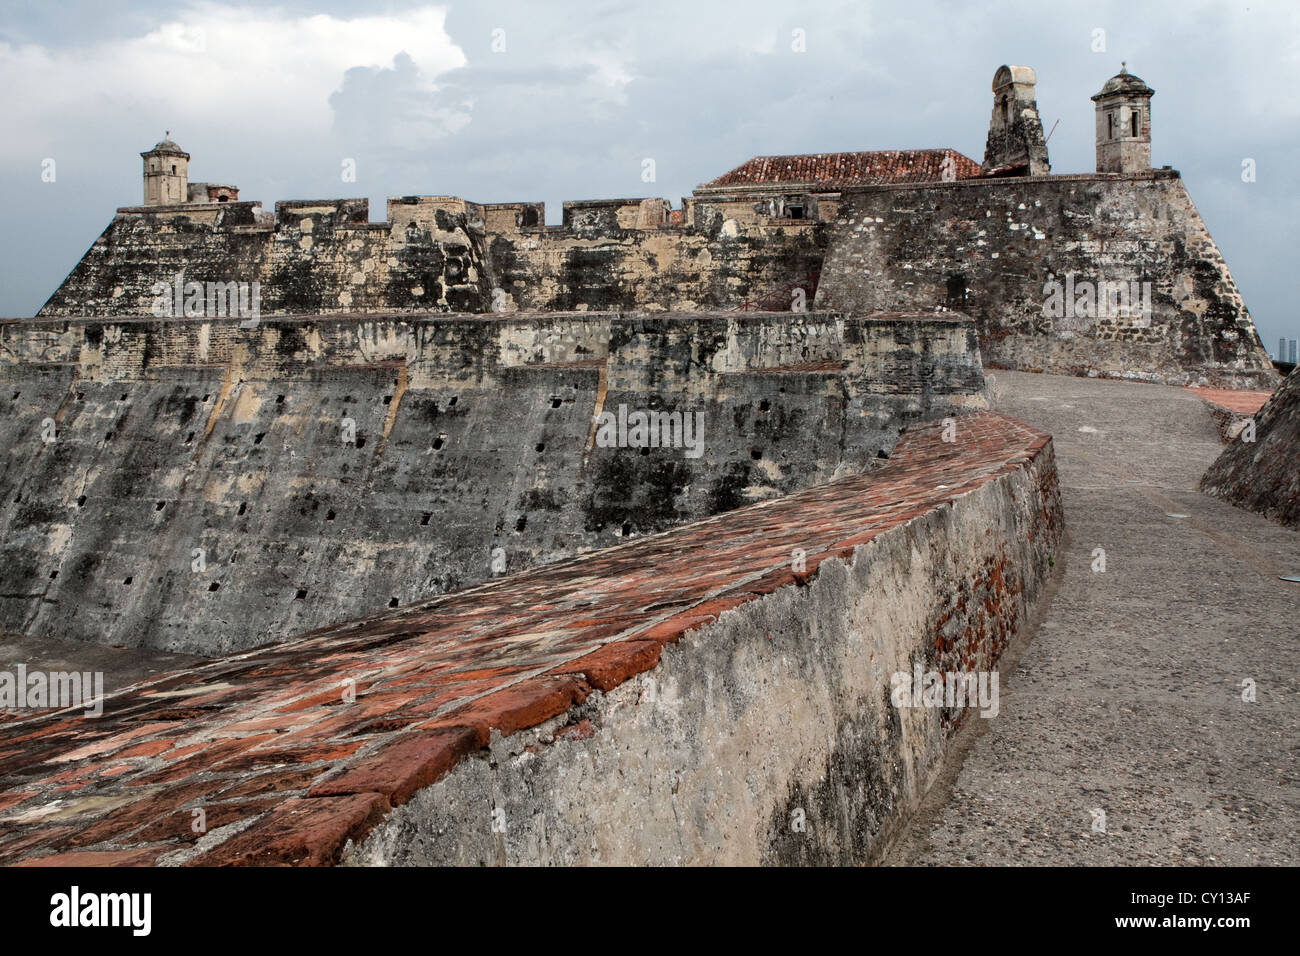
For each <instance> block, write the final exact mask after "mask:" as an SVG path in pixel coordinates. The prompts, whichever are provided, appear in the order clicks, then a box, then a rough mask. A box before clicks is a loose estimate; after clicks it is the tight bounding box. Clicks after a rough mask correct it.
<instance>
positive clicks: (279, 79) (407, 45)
mask: <svg viewBox="0 0 1300 956" xmlns="http://www.w3.org/2000/svg"><path fill="white" fill-rule="evenodd" d="M170 16H174V19H169V20H168V22H166V23H163V24H161V25H160V26H158V27H157V28H156V29H154V30H152V31H150V32H148V33H146V34H143V35H140V36H136V37H131V38H128V39H126V40H121V39H114V40H111V41H104V42H102V43H99V44H95V45H91V46H89V47H81V48H61V49H57V50H54V49H49V48H47V47H44V46H41V45H39V44H21V45H13V44H8V43H3V42H0V86H2V87H3V88H4V89H6V90H10V91H22V93H21V95H18V96H13V97H11V98H10V99H9V102H8V103H7V104H6V106H7V111H8V113H9V122H8V125H9V130H8V131H7V132H8V134H9V135H7V136H6V137H5V138H4V144H3V145H0V155H5V156H10V157H12V156H16V155H27V154H28V153H29V152H30V149H31V146H32V144H34V143H41V142H49V141H50V140H51V139H52V138H53V137H54V136H55V135H56V132H63V131H66V130H67V129H68V128H69V126H70V125H77V124H78V123H79V121H82V120H84V121H85V123H86V125H87V126H89V127H92V128H96V127H99V126H100V125H101V122H102V121H101V117H102V116H103V115H104V114H105V113H106V112H111V113H115V114H117V118H118V119H119V120H120V119H121V117H122V116H123V115H134V116H139V115H142V114H147V115H150V116H154V115H156V116H158V117H160V118H163V117H166V122H168V123H170V124H171V126H172V128H173V130H177V129H179V128H180V127H181V125H182V124H183V123H185V122H186V121H190V122H192V123H193V124H194V125H195V126H198V125H207V124H211V123H212V122H213V119H214V118H223V119H224V120H225V121H226V122H228V123H229V122H233V123H234V124H237V126H238V128H239V129H240V130H241V131H242V133H243V135H245V136H246V137H247V139H248V141H250V142H252V141H255V140H256V138H257V137H258V136H259V135H260V134H263V133H265V132H266V131H267V130H268V129H269V128H271V127H274V129H275V130H276V131H277V132H280V133H288V134H290V135H297V136H311V135H314V134H321V133H324V132H326V131H328V129H329V127H330V122H331V112H330V105H329V97H330V94H331V93H332V92H333V91H335V90H337V89H339V88H340V86H341V84H342V79H343V74H344V73H345V72H346V71H347V70H348V69H350V68H353V67H369V68H383V67H390V66H391V65H392V64H393V63H394V58H395V57H396V56H397V55H398V54H401V53H405V54H406V55H407V56H408V57H409V58H410V60H411V62H412V63H413V64H414V65H415V68H416V69H417V70H418V72H419V75H420V79H421V81H422V82H427V83H428V84H429V85H430V87H432V84H433V81H434V78H435V77H437V76H438V75H439V74H441V73H443V72H445V71H447V70H450V69H455V68H457V67H460V66H463V65H464V64H465V63H466V58H465V55H464V53H463V52H462V51H461V49H460V48H459V47H458V46H457V45H456V44H455V43H454V42H453V41H452V40H451V38H450V36H448V34H447V32H446V29H445V11H444V10H443V9H441V8H438V7H422V8H418V9H413V10H407V11H403V12H400V13H393V14H387V15H376V16H358V17H351V18H344V17H335V16H329V15H325V14H317V15H313V16H293V15H289V14H286V13H284V12H281V11H277V10H273V9H268V10H247V9H241V8H236V7H230V6H225V5H220V4H211V3H200V4H195V5H193V6H190V7H188V8H183V9H181V10H180V11H179V12H177V13H174V14H170ZM249 104H256V109H255V110H254V109H250V108H249ZM159 134H161V130H159ZM177 138H178V139H180V138H181V136H180V134H179V133H178V135H177ZM146 145H147V144H146ZM182 145H183V142H182Z"/></svg>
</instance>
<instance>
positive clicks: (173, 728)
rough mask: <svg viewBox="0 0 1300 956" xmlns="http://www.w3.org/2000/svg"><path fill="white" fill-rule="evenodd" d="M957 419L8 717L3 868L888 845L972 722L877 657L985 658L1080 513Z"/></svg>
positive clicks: (903, 662) (781, 853) (946, 663)
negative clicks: (655, 680) (714, 508)
mask: <svg viewBox="0 0 1300 956" xmlns="http://www.w3.org/2000/svg"><path fill="white" fill-rule="evenodd" d="M955 425H956V428H955V431H951V430H950V431H949V432H948V433H945V431H944V425H943V423H935V424H932V425H926V426H922V427H920V428H918V429H916V430H914V431H909V432H908V433H907V434H906V435H905V437H904V439H903V441H901V442H900V443H899V445H898V448H897V449H896V453H895V455H894V456H893V457H892V458H891V459H890V461H889V462H888V463H887V464H886V465H884V467H882V468H880V469H879V470H877V471H874V472H871V473H869V474H864V475H857V476H851V477H846V478H842V479H839V480H837V481H833V482H831V483H829V484H826V485H824V486H821V487H818V488H814V489H809V490H805V491H799V492H796V493H794V494H791V495H789V496H787V497H784V498H781V499H777V500H772V501H765V502H761V503H759V504H755V505H750V506H747V507H744V508H741V509H738V510H735V511H732V512H729V513H727V514H724V515H719V516H716V517H713V518H709V519H706V520H703V521H700V522H696V523H693V524H691V525H689V526H687V527H682V528H677V529H674V530H671V531H669V532H666V533H665V534H662V535H656V536H651V537H648V538H645V539H642V540H639V541H635V542H632V543H629V544H625V545H622V546H620V547H617V548H613V549H609V550H605V551H601V552H597V553H594V554H589V555H585V556H581V557H578V558H575V559H572V560H569V561H564V562H559V563H556V564H552V565H548V566H546V567H542V568H537V569H534V570H531V571H526V572H523V573H520V574H516V575H512V576H510V577H508V578H505V579H502V580H499V581H492V582H489V583H485V584H483V585H480V586H478V587H475V588H470V589H467V590H464V591H460V592H457V593H454V594H449V595H444V596H441V597H437V598H434V599H432V600H427V601H422V602H420V603H418V604H414V605H411V606H408V607H403V608H399V609H396V610H393V611H389V612H385V613H381V614H378V615H374V616H371V617H368V618H365V619H361V620H357V621H354V622H351V623H349V624H345V625H338V626H334V627H330V628H325V629H322V630H319V631H316V632H313V633H309V634H305V635H302V636H301V638H299V639H297V640H295V641H293V642H291V643H288V644H285V645H282V646H279V647H274V648H265V649H261V650H257V651H251V652H248V653H244V654H237V655H234V656H230V657H227V658H223V659H220V660H215V661H212V662H210V663H207V664H204V665H201V666H199V667H196V668H191V669H188V670H186V671H184V672H178V673H174V674H167V675H163V676H160V677H157V678H154V679H151V680H148V681H145V682H143V683H141V684H138V685H136V686H134V687H132V688H129V689H127V690H125V691H122V692H120V693H118V694H116V695H114V696H112V697H111V698H110V699H109V700H108V701H107V702H106V706H105V711H104V715H103V716H102V717H101V718H99V719H85V718H82V717H79V716H76V715H74V714H71V713H68V712H58V713H51V714H45V715H41V716H36V717H24V718H19V719H12V720H10V721H9V722H8V723H7V724H6V737H5V744H4V750H3V753H0V861H3V862H5V863H17V862H21V863H24V864H73V863H77V864H85V865H96V864H100V865H144V864H149V863H154V864H175V863H191V864H197V865H208V864H218V865H232V864H233V865H239V864H299V865H302V864H327V863H332V862H336V861H339V860H340V859H343V860H346V861H348V862H392V861H397V862H401V861H409V860H411V859H413V858H419V859H438V860H444V861H454V862H467V861H470V860H473V861H477V862H487V863H492V862H519V861H525V862H527V861H546V862H552V861H559V860H575V859H577V860H592V859H598V860H600V861H605V862H634V861H650V862H654V861H674V860H675V861H683V860H685V861H695V862H698V861H700V860H702V859H704V858H713V859H720V860H725V861H735V862H758V861H761V860H768V861H773V862H814V861H839V862H854V861H859V862H860V861H866V860H868V859H871V858H873V857H874V855H875V854H877V853H878V852H879V850H880V848H881V846H882V845H883V842H884V841H885V840H886V839H887V837H888V835H889V833H890V832H891V830H892V828H893V826H895V825H896V823H897V821H898V820H899V819H901V816H902V815H903V814H904V813H905V812H906V810H907V809H908V808H909V807H911V806H913V805H914V804H915V801H916V800H917V799H918V798H919V794H920V793H922V792H924V789H925V786H926V785H927V784H928V782H929V779H930V777H931V775H932V774H933V772H934V770H935V768H936V767H937V766H938V762H939V760H940V759H941V758H942V756H943V754H944V751H945V746H946V741H947V740H948V739H949V738H950V736H951V734H952V732H953V729H954V727H956V726H957V725H959V724H960V723H961V721H962V720H963V719H965V718H966V717H967V716H968V715H969V711H960V712H954V711H943V710H936V709H900V708H891V707H890V705H889V698H888V687H889V677H888V675H889V674H890V673H891V672H893V671H909V672H910V670H911V667H912V664H913V663H918V664H922V665H924V666H925V667H926V668H927V669H928V668H934V669H939V670H951V669H987V668H991V667H993V666H995V664H996V661H997V658H998V656H999V655H1000V654H1001V652H1002V650H1003V649H1004V648H1005V647H1006V646H1007V644H1008V642H1009V641H1011V640H1012V639H1013V638H1014V636H1015V634H1016V633H1017V631H1018V629H1019V628H1020V627H1021V626H1023V624H1024V622H1025V620H1026V618H1027V615H1028V614H1029V612H1030V610H1031V609H1032V607H1033V605H1034V603H1035V602H1036V601H1037V599H1038V597H1039V595H1040V593H1041V589H1042V585H1043V582H1044V580H1045V578H1046V576H1047V575H1048V568H1049V565H1050V564H1051V561H1052V556H1053V554H1054V553H1055V552H1056V551H1057V549H1058V547H1059V545H1060V539H1061V535H1062V532H1063V528H1062V523H1061V515H1060V505H1059V494H1058V489H1057V485H1056V472H1055V467H1054V462H1053V459H1052V451H1051V442H1050V439H1049V438H1048V437H1047V436H1046V435H1043V434H1041V433H1038V432H1034V431H1033V430H1031V429H1028V428H1026V427H1025V426H1023V425H1020V424H1018V423H1016V422H1014V421H1011V420H1009V419H1005V418H1002V417H1000V416H996V415H992V414H990V413H975V414H970V415H964V416H961V417H959V418H957V420H956V422H955ZM946 438H954V440H953V441H948V440H946ZM796 549H801V550H802V551H804V552H805V553H806V557H805V558H804V562H803V563H801V564H799V565H794V564H792V556H793V555H794V553H795V550H796ZM693 666H694V667H695V669H694V670H692V667H693ZM700 668H703V669H702V670H701V669H700ZM651 675H657V676H658V677H659V678H660V679H661V680H660V682H659V686H660V688H661V692H662V696H660V697H658V698H655V697H654V695H652V694H648V691H649V690H650V689H651V685H649V684H647V683H646V680H647V679H649V678H650V676H651ZM353 694H354V695H355V696H354V697H353V696H352V695H353ZM656 699H657V700H658V701H660V702H662V704H663V705H664V706H665V707H667V709H666V710H665V709H663V708H662V707H659V706H655V704H654V701H655V700H656ZM674 700H675V701H677V702H678V703H676V704H674V703H672V702H673V701H674ZM682 702H686V704H685V707H683V704H682ZM649 742H654V746H655V748H656V749H655V751H654V752H648V751H646V752H643V751H642V747H643V746H645V745H646V744H647V743H649ZM737 748H740V749H739V750H738V749H737ZM742 751H743V752H744V753H748V754H749V756H748V757H747V758H745V759H738V758H739V757H740V755H741V752H742ZM620 755H622V756H620ZM624 758H626V759H624ZM625 767H626V768H630V767H639V768H640V770H639V771H638V772H637V773H636V774H632V775H628V776H625V775H624V773H623V772H621V771H622V769H624V768H625ZM616 770H617V771H620V772H615V771H616ZM556 774H558V775H559V776H560V777H566V775H567V783H564V782H562V781H560V780H559V779H558V778H557V777H556V776H555V775H556ZM841 778H844V779H845V780H846V781H847V780H848V779H850V778H851V779H853V780H856V781H858V783H854V784H853V785H852V786H847V785H843V786H842V785H841V783H840V782H839V781H840V780H841ZM592 780H600V781H603V783H602V784H601V786H603V787H604V788H605V791H606V792H603V793H598V792H595V791H591V792H586V791H585V788H586V787H587V786H589V785H590V784H591V781H592ZM818 781H821V782H820V783H819V782H818ZM484 784H486V785H487V789H485V788H484ZM646 786H649V787H650V788H651V791H652V792H649V793H648V792H646V790H645V787H646ZM440 788H441V789H440ZM620 792H621V796H620V795H619V794H620ZM494 794H495V796H494ZM584 794H585V796H584ZM746 794H748V796H747V797H746V796H745V795H746ZM606 796H609V797H610V798H611V799H608V800H607V799H605V797H606ZM469 800H472V806H471V805H468V804H467V803H466V801H469ZM394 807H396V808H398V809H397V811H396V812H394V811H393V810H392V808H394ZM629 808H631V809H629ZM198 810H201V811H203V812H202V817H203V819H204V821H205V828H204V830H202V831H200V830H199V829H198V828H197V827H196V826H195V821H196V820H198V819H199V817H200V814H197V813H196V812H195V811H198ZM498 810H499V811H500V814H499V815H498V814H497V813H496V811H498ZM794 810H799V811H800V814H802V816H800V815H799V814H794ZM629 813H631V814H632V815H631V816H628V814H629ZM611 815H613V816H611ZM792 816H800V818H801V819H806V821H807V826H806V828H804V829H802V830H795V831H791V829H790V828H789V827H788V826H787V823H788V821H789V820H790V819H791V817H792ZM498 818H500V819H503V820H506V821H509V822H508V823H507V824H506V826H505V828H504V829H503V830H500V831H497V830H495V829H494V826H493V821H494V820H496V819H498ZM447 819H451V820H453V821H455V823H454V826H453V827H452V829H450V830H448V829H446V826H445V824H446V820H447ZM620 820H621V821H622V822H621V823H620ZM638 821H639V823H638ZM548 827H549V830H547V828H548ZM539 828H541V829H540V831H539ZM545 833H549V836H546V835H544V834H545ZM367 835H369V838H368V839H367ZM805 835H806V838H805ZM539 841H540V842H539ZM349 844H351V845H349Z"/></svg>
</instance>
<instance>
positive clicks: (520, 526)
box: [515, 515, 528, 531]
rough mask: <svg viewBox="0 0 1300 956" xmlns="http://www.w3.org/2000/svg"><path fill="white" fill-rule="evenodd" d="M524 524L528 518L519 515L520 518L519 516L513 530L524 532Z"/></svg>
mask: <svg viewBox="0 0 1300 956" xmlns="http://www.w3.org/2000/svg"><path fill="white" fill-rule="evenodd" d="M526 524H528V516H527V515H520V516H519V520H518V521H516V522H515V530H516V531H523V530H524V525H526Z"/></svg>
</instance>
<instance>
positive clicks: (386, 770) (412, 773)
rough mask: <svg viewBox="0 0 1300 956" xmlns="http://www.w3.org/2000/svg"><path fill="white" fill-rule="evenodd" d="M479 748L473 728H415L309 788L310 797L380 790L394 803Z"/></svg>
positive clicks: (400, 801) (439, 775) (377, 791)
mask: <svg viewBox="0 0 1300 956" xmlns="http://www.w3.org/2000/svg"><path fill="white" fill-rule="evenodd" d="M478 748H479V733H478V731H477V730H475V729H474V728H472V727H441V726H432V727H429V728H427V729H424V728H418V727H417V728H416V729H415V730H414V731H412V732H411V733H408V734H404V735H403V736H401V737H399V738H398V739H397V740H395V741H394V742H392V743H390V744H387V745H386V746H384V747H382V748H380V749H379V750H377V751H375V752H374V753H371V754H368V755H367V756H365V757H363V758H361V759H360V760H358V761H356V762H355V763H353V764H352V766H351V767H349V768H348V770H346V771H345V772H344V773H342V774H340V775H339V776H337V777H331V778H329V779H328V780H323V781H321V782H320V783H318V784H316V785H315V786H314V787H312V788H311V793H310V794H309V795H310V796H313V797H320V796H338V795H341V794H348V793H382V794H384V795H385V796H386V797H388V800H389V802H390V803H391V804H392V805H393V806H398V805H399V804H402V803H405V802H406V801H407V800H409V799H410V798H411V795H412V794H413V793H415V791H416V790H419V789H420V788H422V787H427V786H428V785H429V784H431V783H433V782H434V781H435V780H437V779H438V778H439V777H441V776H442V775H443V774H445V773H446V772H447V771H448V770H450V769H451V768H452V765H453V764H455V763H456V761H457V760H459V759H460V758H461V757H463V756H465V755H466V754H468V753H471V752H472V751H474V750H477V749H478Z"/></svg>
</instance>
